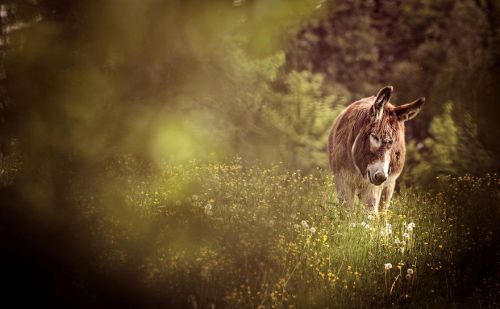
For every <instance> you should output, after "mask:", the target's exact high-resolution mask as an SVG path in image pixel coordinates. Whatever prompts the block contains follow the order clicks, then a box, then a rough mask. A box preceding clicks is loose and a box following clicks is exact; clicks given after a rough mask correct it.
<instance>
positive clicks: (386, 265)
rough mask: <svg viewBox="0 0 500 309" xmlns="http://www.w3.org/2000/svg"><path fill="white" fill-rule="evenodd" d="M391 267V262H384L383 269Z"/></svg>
mask: <svg viewBox="0 0 500 309" xmlns="http://www.w3.org/2000/svg"><path fill="white" fill-rule="evenodd" d="M391 268H392V264H391V263H385V264H384V269H385V270H389V269H391Z"/></svg>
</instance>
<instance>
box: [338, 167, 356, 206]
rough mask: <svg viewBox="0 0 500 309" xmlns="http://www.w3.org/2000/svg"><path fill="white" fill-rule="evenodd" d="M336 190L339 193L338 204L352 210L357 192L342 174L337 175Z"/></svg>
mask: <svg viewBox="0 0 500 309" xmlns="http://www.w3.org/2000/svg"><path fill="white" fill-rule="evenodd" d="M335 190H336V191H337V200H338V202H339V203H341V204H344V205H347V206H348V207H349V208H351V209H352V208H353V207H354V198H355V196H356V190H355V188H353V187H352V186H351V185H350V184H349V182H348V179H347V177H346V176H345V175H343V174H342V173H337V174H335Z"/></svg>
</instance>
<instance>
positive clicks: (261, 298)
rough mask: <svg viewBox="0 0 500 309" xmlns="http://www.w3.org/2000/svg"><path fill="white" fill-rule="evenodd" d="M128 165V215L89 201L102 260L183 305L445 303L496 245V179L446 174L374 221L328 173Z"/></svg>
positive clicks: (124, 178) (123, 180) (234, 165)
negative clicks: (470, 256)
mask: <svg viewBox="0 0 500 309" xmlns="http://www.w3.org/2000/svg"><path fill="white" fill-rule="evenodd" d="M124 165H126V164H124ZM132 170H133V169H124V170H123V171H122V173H121V174H120V175H116V174H113V177H115V178H114V179H115V181H116V179H118V180H119V181H120V184H121V187H120V190H121V191H122V192H126V197H127V200H126V205H124V207H123V208H120V209H119V210H116V209H114V210H110V211H107V212H104V213H103V212H102V211H96V209H97V207H96V204H95V203H92V202H90V203H89V204H88V205H89V206H88V209H87V210H88V212H87V213H88V214H89V216H91V217H92V216H94V217H96V218H98V220H99V222H101V224H100V226H101V228H100V229H99V230H97V231H96V233H97V234H99V235H102V236H103V239H102V241H103V243H102V244H100V245H101V246H102V247H103V248H105V249H103V252H104V254H102V256H101V260H100V261H101V263H102V265H103V267H111V268H117V269H119V268H120V267H122V266H124V265H126V266H127V267H132V268H133V269H134V271H137V272H139V273H140V277H141V278H142V279H141V280H143V281H144V284H145V285H146V286H148V287H149V288H150V289H151V290H157V291H158V293H160V294H162V293H166V295H169V296H168V297H170V298H171V299H174V300H175V302H176V303H178V304H191V305H193V306H194V304H196V305H197V306H199V307H210V306H211V305H212V304H213V305H216V306H226V307H235V308H242V307H244V308H245V307H246V308H258V307H262V308H264V307H265V308H269V307H270V308H282V307H302V308H306V307H323V308H324V307H330V308H338V307H342V308H343V307H370V306H376V307H380V306H392V305H403V304H410V305H415V306H421V305H422V304H424V303H426V304H430V305H431V306H440V305H444V304H446V303H447V302H449V301H450V300H452V299H454V298H456V297H457V295H456V294H455V293H458V292H459V291H460V288H461V287H460V286H461V284H462V281H463V280H466V278H468V277H467V276H470V275H471V274H470V273H467V271H465V272H464V271H463V270H460V269H459V268H458V265H457V263H459V262H463V261H464V259H463V258H462V257H463V256H464V255H466V254H467V253H470V252H472V251H473V250H479V249H480V248H483V249H484V248H489V246H490V245H491V241H492V236H493V235H494V232H495V231H497V230H498V227H497V225H496V223H495V220H496V218H498V210H496V206H495V205H497V204H498V197H499V191H498V188H499V180H498V178H496V177H495V176H486V177H483V178H474V177H470V176H467V177H463V178H445V179H441V180H439V179H438V180H437V183H436V188H435V191H434V192H423V191H421V190H413V191H412V190H407V191H405V192H401V193H399V194H397V196H396V198H395V199H394V200H393V206H391V208H390V209H389V210H388V211H386V212H382V213H381V214H380V215H379V216H374V215H372V214H369V213H367V212H366V211H365V210H364V209H362V208H361V206H358V207H357V208H356V209H354V210H353V211H350V210H348V209H346V208H343V207H341V206H339V205H337V204H336V202H335V195H334V190H333V186H332V181H331V176H330V175H329V173H328V172H327V171H324V170H317V171H315V172H314V173H312V174H302V173H301V172H300V171H287V170H286V169H284V167H283V166H281V165H279V164H278V165H275V166H272V167H248V166H245V165H244V164H242V162H241V160H235V161H233V162H231V163H229V164H198V163H196V162H193V163H190V164H184V165H175V166H164V167H163V168H161V169H159V170H157V171H155V172H152V173H147V174H145V175H138V174H137V173H135V172H131V171H132ZM152 175H154V176H152ZM104 195H105V194H104ZM474 203H485V204H484V205H482V206H481V207H483V209H484V210H483V211H485V212H483V213H477V212H476V210H475V209H474V208H473V205H474ZM488 209H490V210H492V211H490V212H488ZM478 239H481V243H478ZM462 266H463V265H462ZM469 269H470V271H473V269H474V267H472V266H471V267H470V268H469ZM487 284H493V283H491V282H487ZM166 297H167V296H166ZM469 301H472V302H478V301H479V300H469ZM474 304H476V305H477V303H474Z"/></svg>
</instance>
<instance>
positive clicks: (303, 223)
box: [300, 220, 309, 230]
mask: <svg viewBox="0 0 500 309" xmlns="http://www.w3.org/2000/svg"><path fill="white" fill-rule="evenodd" d="M300 225H302V227H303V228H304V230H306V229H308V228H309V224H307V221H306V220H302V221H301V222H300Z"/></svg>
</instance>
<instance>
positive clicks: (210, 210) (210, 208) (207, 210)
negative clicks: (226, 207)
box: [204, 204, 213, 216]
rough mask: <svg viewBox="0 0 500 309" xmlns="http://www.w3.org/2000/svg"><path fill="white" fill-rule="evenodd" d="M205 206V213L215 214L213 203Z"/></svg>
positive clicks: (208, 214)
mask: <svg viewBox="0 0 500 309" xmlns="http://www.w3.org/2000/svg"><path fill="white" fill-rule="evenodd" d="M204 208H205V214H206V215H207V216H211V215H213V212H212V205H210V204H207V205H205V207H204Z"/></svg>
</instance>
